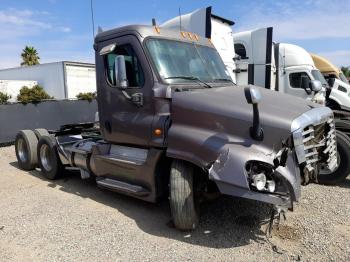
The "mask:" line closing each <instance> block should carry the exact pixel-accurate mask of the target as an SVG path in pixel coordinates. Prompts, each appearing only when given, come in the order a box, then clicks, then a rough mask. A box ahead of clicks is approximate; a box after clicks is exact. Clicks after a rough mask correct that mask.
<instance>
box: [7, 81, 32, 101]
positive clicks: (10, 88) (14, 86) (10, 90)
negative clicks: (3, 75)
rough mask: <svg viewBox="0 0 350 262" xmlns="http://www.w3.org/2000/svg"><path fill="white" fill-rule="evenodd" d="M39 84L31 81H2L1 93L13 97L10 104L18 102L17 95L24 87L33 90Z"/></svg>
mask: <svg viewBox="0 0 350 262" xmlns="http://www.w3.org/2000/svg"><path fill="white" fill-rule="evenodd" d="M37 84H38V83H37V82H36V81H31V80H0V92H2V93H4V94H7V95H10V96H11V98H10V99H9V101H8V102H17V95H18V94H19V90H20V89H21V88H22V87H23V86H27V87H29V88H31V87H33V86H35V85H37Z"/></svg>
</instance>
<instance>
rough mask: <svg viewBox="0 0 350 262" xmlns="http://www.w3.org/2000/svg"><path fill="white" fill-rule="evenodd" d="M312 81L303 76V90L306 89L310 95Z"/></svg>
mask: <svg viewBox="0 0 350 262" xmlns="http://www.w3.org/2000/svg"><path fill="white" fill-rule="evenodd" d="M310 81H311V80H310V78H309V77H307V76H301V88H302V89H304V90H305V92H306V93H307V94H308V95H311V93H312V89H311V84H310Z"/></svg>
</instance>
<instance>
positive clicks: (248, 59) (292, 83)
mask: <svg viewBox="0 0 350 262" xmlns="http://www.w3.org/2000/svg"><path fill="white" fill-rule="evenodd" d="M232 25H234V22H233V21H230V20H228V19H226V18H223V17H220V16H217V15H214V14H212V8H211V7H207V8H202V9H198V10H195V11H193V12H192V13H188V14H184V15H181V16H177V17H175V18H172V19H170V20H168V21H166V22H164V23H163V24H161V26H160V27H161V28H168V29H178V28H181V29H182V30H185V31H190V32H194V33H196V34H199V35H201V36H203V37H204V36H205V37H208V38H210V40H211V42H212V43H213V45H214V46H215V48H216V49H217V50H218V53H219V55H220V56H221V58H222V59H223V60H224V62H225V61H226V62H225V65H226V69H227V71H228V73H230V74H232V73H234V75H235V77H234V79H235V80H236V81H235V83H236V84H238V85H247V84H253V85H256V86H259V87H262V88H265V89H270V90H274V91H278V92H280V93H285V94H290V95H293V96H296V97H299V98H302V99H305V100H309V101H312V102H315V103H318V104H321V105H326V103H327V102H329V97H330V96H329V94H330V88H329V86H328V83H327V81H326V80H325V79H324V77H323V76H322V74H321V73H320V71H319V70H318V69H317V68H316V67H315V65H314V62H313V60H312V58H311V56H310V55H309V53H308V52H307V51H306V50H304V49H303V48H301V47H299V46H296V45H291V44H284V43H274V42H273V28H272V27H268V28H260V29H257V30H252V31H245V32H240V33H234V32H233V30H232ZM228 61H231V64H230V63H229V62H228ZM232 63H233V64H234V65H232ZM342 95H343V96H344V99H345V100H348V96H347V95H346V94H344V93H343V94H342ZM344 99H343V100H344ZM339 113H342V112H340V111H337V115H336V116H337V119H336V129H337V131H336V133H337V136H338V139H337V147H338V153H337V158H338V163H339V167H338V168H337V169H336V170H334V171H333V172H329V170H321V172H320V174H319V176H318V182H319V183H323V184H335V183H339V182H342V181H343V180H344V179H345V178H346V177H347V176H348V175H349V174H350V163H349V161H348V159H350V138H349V135H350V129H349V128H350V122H349V121H348V120H345V119H342V118H339Z"/></svg>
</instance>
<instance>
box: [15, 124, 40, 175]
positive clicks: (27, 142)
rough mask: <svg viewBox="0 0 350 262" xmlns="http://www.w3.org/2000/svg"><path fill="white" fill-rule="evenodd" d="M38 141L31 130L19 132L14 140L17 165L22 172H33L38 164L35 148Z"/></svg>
mask: <svg viewBox="0 0 350 262" xmlns="http://www.w3.org/2000/svg"><path fill="white" fill-rule="evenodd" d="M37 144H38V139H37V138H36V136H35V134H34V132H33V131H31V130H21V131H19V132H18V134H17V136H16V140H15V151H16V156H17V161H18V165H19V167H20V168H21V169H24V170H27V171H29V170H33V169H34V168H35V166H36V164H37V162H38V159H37V151H36V147H37Z"/></svg>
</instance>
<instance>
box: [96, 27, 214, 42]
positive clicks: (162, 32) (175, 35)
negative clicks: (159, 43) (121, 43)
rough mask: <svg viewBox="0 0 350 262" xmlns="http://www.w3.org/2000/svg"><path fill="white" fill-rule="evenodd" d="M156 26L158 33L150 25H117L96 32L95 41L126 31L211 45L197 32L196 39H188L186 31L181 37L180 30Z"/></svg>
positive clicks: (122, 33)
mask: <svg viewBox="0 0 350 262" xmlns="http://www.w3.org/2000/svg"><path fill="white" fill-rule="evenodd" d="M158 28H159V33H158V32H157V30H156V27H155V26H151V25H128V26H123V27H118V28H114V29H111V30H107V31H103V32H101V33H99V34H97V35H96V37H95V43H98V42H102V41H106V40H109V39H111V38H114V37H118V36H120V35H125V34H127V33H133V34H138V35H140V36H141V37H142V38H146V37H149V36H154V37H164V38H171V39H175V40H179V41H185V42H195V43H199V44H201V45H207V46H211V47H213V46H212V44H211V42H210V40H209V39H208V38H204V37H201V36H199V35H198V34H197V36H198V40H196V39H194V38H192V39H190V37H189V35H188V32H185V37H183V36H182V35H181V32H180V30H173V29H166V28H162V27H158ZM192 36H194V34H192Z"/></svg>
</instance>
